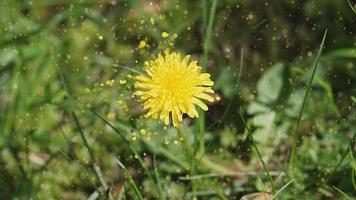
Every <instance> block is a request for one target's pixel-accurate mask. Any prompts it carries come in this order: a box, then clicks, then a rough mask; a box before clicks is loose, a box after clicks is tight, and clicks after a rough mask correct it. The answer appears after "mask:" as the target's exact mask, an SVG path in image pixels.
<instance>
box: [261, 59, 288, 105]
mask: <svg viewBox="0 0 356 200" xmlns="http://www.w3.org/2000/svg"><path fill="white" fill-rule="evenodd" d="M289 74H290V73H289V69H288V68H287V67H285V66H284V65H283V64H282V63H277V64H275V65H273V66H272V67H271V68H269V69H268V70H267V72H266V73H265V74H264V75H263V76H262V77H261V78H260V80H259V81H258V82H257V98H258V100H259V101H261V102H262V103H265V104H267V105H271V104H274V105H276V104H280V103H282V102H283V101H285V100H286V98H287V97H288V96H289V93H290V84H289V81H288V78H289Z"/></svg>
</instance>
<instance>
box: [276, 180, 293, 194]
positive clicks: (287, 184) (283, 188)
mask: <svg viewBox="0 0 356 200" xmlns="http://www.w3.org/2000/svg"><path fill="white" fill-rule="evenodd" d="M293 181H294V180H293V179H292V180H290V181H288V183H286V184H285V185H284V186H283V187H282V188H281V189H279V190H278V191H277V192H276V194H274V195H273V197H272V199H274V198H276V197H277V196H278V195H279V194H280V193H281V192H282V191H283V190H285V189H286V188H287V187H288V186H289V185H290V184H291V183H292V182H293Z"/></svg>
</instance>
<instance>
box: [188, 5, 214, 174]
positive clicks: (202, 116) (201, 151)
mask: <svg viewBox="0 0 356 200" xmlns="http://www.w3.org/2000/svg"><path fill="white" fill-rule="evenodd" d="M217 2H218V0H213V3H212V5H211V8H210V15H209V21H208V27H207V30H206V34H205V38H204V47H203V50H204V52H203V62H202V71H205V69H206V67H207V64H208V59H209V51H210V47H211V36H212V32H213V23H214V18H215V12H216V7H217ZM199 116H200V117H199V118H198V127H199V154H200V155H203V154H204V151H205V113H204V112H199ZM194 162H195V161H194ZM196 164H197V163H195V164H194V166H193V168H195V167H196ZM192 171H195V169H193V170H192Z"/></svg>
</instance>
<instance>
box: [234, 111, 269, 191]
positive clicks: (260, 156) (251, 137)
mask: <svg viewBox="0 0 356 200" xmlns="http://www.w3.org/2000/svg"><path fill="white" fill-rule="evenodd" d="M240 117H241V120H242V123H243V124H244V126H245V128H246V129H247V132H248V135H247V137H248V138H249V139H250V140H251V142H252V145H253V147H254V149H255V151H256V153H257V156H258V158H259V159H260V161H261V163H262V166H263V169H264V170H265V172H266V175H267V177H268V179H269V182H270V184H271V187H272V192H273V194H274V193H275V187H274V183H273V179H272V176H271V174H270V173H269V170H268V169H267V165H266V164H265V162H264V161H263V159H262V155H261V153H260V150H259V149H258V147H257V144H256V142H255V140H254V139H253V136H252V131H251V129H250V128H249V127H248V126H247V124H246V121H245V119H244V117H243V116H242V112H241V113H240Z"/></svg>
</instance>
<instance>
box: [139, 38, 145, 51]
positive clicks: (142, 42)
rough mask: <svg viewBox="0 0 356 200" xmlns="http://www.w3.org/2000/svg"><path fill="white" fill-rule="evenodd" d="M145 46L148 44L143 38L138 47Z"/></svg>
mask: <svg viewBox="0 0 356 200" xmlns="http://www.w3.org/2000/svg"><path fill="white" fill-rule="evenodd" d="M145 46H146V41H144V40H141V41H140V44H139V45H138V48H140V49H143V48H145Z"/></svg>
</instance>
